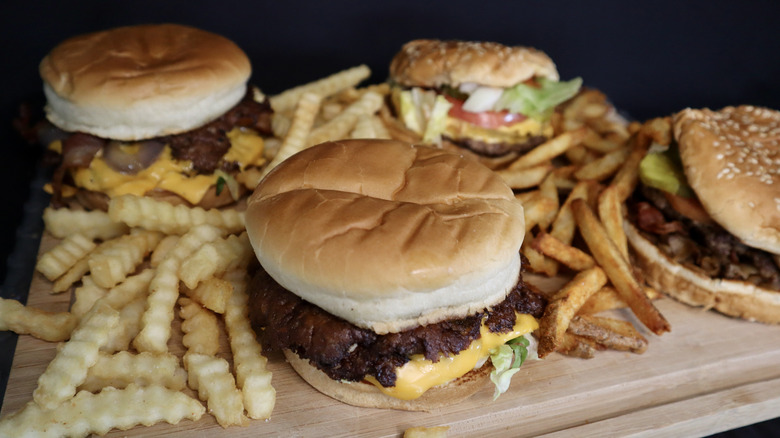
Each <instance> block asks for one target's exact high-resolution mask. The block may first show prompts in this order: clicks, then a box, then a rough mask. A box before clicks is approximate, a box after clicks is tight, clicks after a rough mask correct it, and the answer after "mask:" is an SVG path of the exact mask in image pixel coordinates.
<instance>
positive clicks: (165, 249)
mask: <svg viewBox="0 0 780 438" xmlns="http://www.w3.org/2000/svg"><path fill="white" fill-rule="evenodd" d="M178 241H179V236H177V235H176V234H169V235H167V236H165V237H163V238H162V240H160V242H159V243H158V244H157V246H156V247H154V251H152V256H151V257H150V258H149V264H150V265H151V266H152V267H153V268H155V267H157V266H158V265H159V264H160V263H162V261H163V260H165V258H166V257H167V256H168V253H169V252H170V251H171V250H172V249H173V247H174V246H176V242H178Z"/></svg>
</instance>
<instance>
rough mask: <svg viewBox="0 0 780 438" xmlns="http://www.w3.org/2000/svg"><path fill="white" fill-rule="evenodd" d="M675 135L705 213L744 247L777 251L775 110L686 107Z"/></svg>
mask: <svg viewBox="0 0 780 438" xmlns="http://www.w3.org/2000/svg"><path fill="white" fill-rule="evenodd" d="M674 136H675V138H676V139H677V141H678V143H679V146H680V157H681V159H682V163H683V166H684V168H685V176H686V177H687V179H688V183H689V184H690V185H691V188H693V190H694V191H695V192H696V194H697V196H698V197H699V200H700V201H701V203H702V205H703V206H704V209H705V210H707V213H709V214H710V216H712V218H713V219H714V220H715V221H716V222H718V223H719V224H720V225H721V226H722V227H723V228H725V229H726V230H728V231H729V232H730V233H731V234H733V235H735V236H736V237H738V238H739V239H741V240H742V241H743V242H744V243H745V244H746V245H750V246H752V247H755V248H760V249H763V250H765V251H769V252H771V253H774V254H780V164H779V163H780V112H778V111H774V110H770V109H766V108H757V107H753V106H738V107H727V108H724V109H722V110H720V111H711V110H708V109H702V110H695V109H686V110H684V111H682V112H680V113H678V114H676V115H675V116H674Z"/></svg>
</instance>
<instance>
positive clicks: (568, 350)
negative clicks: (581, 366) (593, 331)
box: [556, 332, 604, 359]
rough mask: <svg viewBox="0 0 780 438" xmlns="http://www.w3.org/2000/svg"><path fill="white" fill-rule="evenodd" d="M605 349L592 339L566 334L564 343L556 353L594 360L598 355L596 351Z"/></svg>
mask: <svg viewBox="0 0 780 438" xmlns="http://www.w3.org/2000/svg"><path fill="white" fill-rule="evenodd" d="M603 349H604V348H603V347H601V346H599V345H598V344H597V343H596V342H595V341H593V340H591V339H588V338H586V337H584V336H578V335H575V334H572V333H569V332H566V333H564V335H563V342H561V345H560V347H558V350H556V351H558V352H559V353H561V354H565V355H567V356H571V357H579V358H580V359H592V358H593V356H595V355H596V351H598V350H603Z"/></svg>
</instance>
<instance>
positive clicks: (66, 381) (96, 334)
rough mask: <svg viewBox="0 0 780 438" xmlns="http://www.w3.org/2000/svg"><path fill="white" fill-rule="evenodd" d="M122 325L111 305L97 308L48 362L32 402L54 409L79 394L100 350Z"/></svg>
mask: <svg viewBox="0 0 780 438" xmlns="http://www.w3.org/2000/svg"><path fill="white" fill-rule="evenodd" d="M118 322H119V312H117V311H116V310H114V309H112V308H111V306H109V305H108V304H105V305H96V306H94V307H93V308H92V310H90V311H89V313H87V314H86V315H85V316H84V318H83V319H82V320H81V322H79V324H78V326H76V328H75V329H74V330H73V332H72V333H71V336H70V340H68V342H66V343H65V344H64V345H63V347H62V348H61V349H60V350H59V351H58V352H57V355H56V356H55V357H54V359H52V361H51V362H49V365H48V366H47V367H46V371H44V372H43V374H41V375H40V377H38V387H37V388H35V391H34V392H33V400H35V402H36V403H37V404H38V405H39V406H41V407H42V408H44V409H54V408H56V407H57V406H58V405H60V404H61V403H62V402H64V401H65V400H67V399H69V398H71V397H73V395H74V394H76V388H77V387H78V386H79V385H81V384H82V383H83V382H84V379H86V377H87V370H88V369H89V367H91V366H92V365H94V364H95V362H97V359H98V351H99V349H100V347H102V346H103V345H104V344H105V343H106V341H108V335H109V333H110V332H111V329H113V328H114V327H115V326H116V325H117V323H118Z"/></svg>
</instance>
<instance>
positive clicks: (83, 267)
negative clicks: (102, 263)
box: [51, 257, 89, 294]
mask: <svg viewBox="0 0 780 438" xmlns="http://www.w3.org/2000/svg"><path fill="white" fill-rule="evenodd" d="M88 272H89V260H88V259H87V258H86V257H84V258H83V259H81V260H79V261H78V262H76V264H74V265H73V266H71V267H70V269H68V272H66V273H64V274H63V275H61V276H60V278H58V279H57V280H56V281H54V283H53V284H52V285H51V293H53V294H56V293H61V292H65V291H66V290H68V289H70V287H71V286H73V283H75V282H77V281H79V280H81V278H82V277H84V275H86V274H87V273H88Z"/></svg>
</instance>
